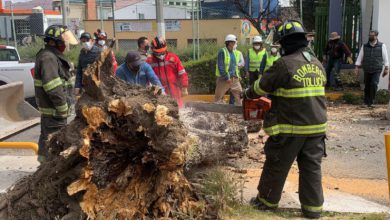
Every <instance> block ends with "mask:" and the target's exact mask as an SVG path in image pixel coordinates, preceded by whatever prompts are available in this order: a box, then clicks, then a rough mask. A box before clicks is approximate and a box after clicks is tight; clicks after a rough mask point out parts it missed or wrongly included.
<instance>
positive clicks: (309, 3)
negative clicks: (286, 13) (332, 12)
mask: <svg viewBox="0 0 390 220" xmlns="http://www.w3.org/2000/svg"><path fill="white" fill-rule="evenodd" d="M300 2H301V1H300V0H290V4H291V5H292V7H294V8H295V10H296V11H297V12H298V15H300V7H301V5H300ZM320 2H323V1H322V0H314V1H313V0H302V12H303V13H302V14H303V21H302V22H303V25H304V26H305V28H306V30H307V31H312V30H315V11H316V7H317V6H318V5H319V3H320ZM299 17H300V16H299ZM299 20H300V19H299Z"/></svg>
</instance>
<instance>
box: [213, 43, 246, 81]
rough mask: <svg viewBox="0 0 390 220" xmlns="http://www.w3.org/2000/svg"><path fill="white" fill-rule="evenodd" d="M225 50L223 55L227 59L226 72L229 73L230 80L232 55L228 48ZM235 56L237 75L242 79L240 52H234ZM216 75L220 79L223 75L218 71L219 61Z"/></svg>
mask: <svg viewBox="0 0 390 220" xmlns="http://www.w3.org/2000/svg"><path fill="white" fill-rule="evenodd" d="M222 50H223V53H224V57H225V60H224V64H225V71H226V73H227V76H228V77H229V78H230V74H229V67H230V53H229V51H228V49H227V48H226V47H224V48H222ZM233 54H234V57H235V58H236V67H235V68H236V71H235V75H236V77H238V78H240V71H239V69H238V63H239V62H240V52H239V51H238V50H233ZM215 75H216V76H217V77H220V76H221V73H220V72H219V69H218V61H217V65H216V68H215Z"/></svg>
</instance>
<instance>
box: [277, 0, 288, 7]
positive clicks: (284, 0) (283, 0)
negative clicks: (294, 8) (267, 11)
mask: <svg viewBox="0 0 390 220" xmlns="http://www.w3.org/2000/svg"><path fill="white" fill-rule="evenodd" d="M279 2H280V4H281V5H282V6H289V5H290V0H279Z"/></svg>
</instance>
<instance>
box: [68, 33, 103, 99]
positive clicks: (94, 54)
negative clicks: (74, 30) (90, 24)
mask: <svg viewBox="0 0 390 220" xmlns="http://www.w3.org/2000/svg"><path fill="white" fill-rule="evenodd" d="M80 42H81V46H82V49H81V51H80V56H79V62H78V66H77V72H76V83H75V95H79V94H80V89H81V88H82V83H83V72H84V70H85V69H86V68H87V67H88V65H89V64H91V63H93V62H95V61H96V60H97V59H98V57H99V55H100V53H101V52H102V49H101V48H99V47H98V46H96V45H95V44H94V43H93V39H92V37H91V34H90V33H88V32H84V33H82V34H81V36H80Z"/></svg>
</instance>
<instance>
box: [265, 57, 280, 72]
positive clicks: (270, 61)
mask: <svg viewBox="0 0 390 220" xmlns="http://www.w3.org/2000/svg"><path fill="white" fill-rule="evenodd" d="M279 58H280V56H279V55H277V56H272V55H270V56H268V57H267V65H266V66H265V69H264V71H267V70H268V69H269V68H271V66H272V65H273V64H274V62H275V61H277V60H278V59H279Z"/></svg>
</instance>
